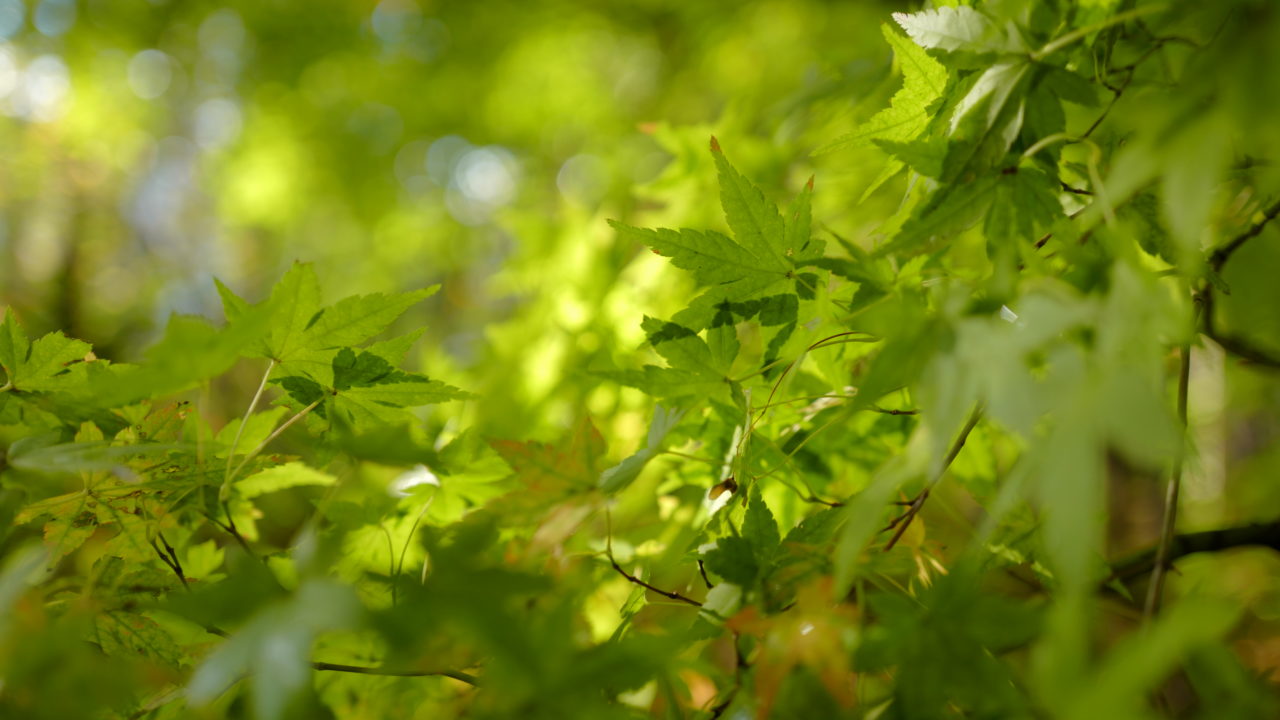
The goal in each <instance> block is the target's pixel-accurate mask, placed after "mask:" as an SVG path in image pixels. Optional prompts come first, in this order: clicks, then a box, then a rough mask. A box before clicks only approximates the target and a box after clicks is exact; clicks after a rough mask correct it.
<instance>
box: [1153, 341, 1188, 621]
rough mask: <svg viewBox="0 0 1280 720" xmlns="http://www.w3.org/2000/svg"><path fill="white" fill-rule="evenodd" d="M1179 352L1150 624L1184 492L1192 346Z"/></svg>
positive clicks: (1157, 605) (1166, 571)
mask: <svg viewBox="0 0 1280 720" xmlns="http://www.w3.org/2000/svg"><path fill="white" fill-rule="evenodd" d="M1179 352H1180V355H1181V362H1180V363H1179V366H1178V423H1179V425H1180V427H1181V430H1182V432H1181V433H1180V435H1179V439H1178V454H1177V455H1176V456H1174V459H1173V471H1172V472H1171V473H1170V474H1169V484H1168V486H1167V488H1166V490H1165V499H1164V521H1163V523H1162V527H1161V532H1160V544H1159V545H1158V546H1157V547H1156V562H1155V568H1154V569H1153V570H1152V572H1151V584H1150V585H1149V586H1148V587H1147V602H1146V604H1145V605H1144V606H1143V608H1142V618H1143V620H1145V621H1150V620H1151V618H1152V617H1153V616H1154V615H1155V614H1156V613H1157V612H1159V611H1160V600H1161V598H1162V597H1163V595H1164V580H1165V576H1166V575H1167V574H1168V565H1169V548H1170V547H1171V546H1172V544H1173V538H1174V534H1175V533H1174V530H1175V528H1176V526H1177V523H1178V497H1179V495H1180V493H1181V489H1182V465H1183V459H1184V457H1185V456H1186V442H1187V439H1186V438H1187V385H1188V384H1189V381H1190V377H1191V346H1190V345H1186V344H1184V345H1183V346H1182V347H1181V348H1180V351H1179Z"/></svg>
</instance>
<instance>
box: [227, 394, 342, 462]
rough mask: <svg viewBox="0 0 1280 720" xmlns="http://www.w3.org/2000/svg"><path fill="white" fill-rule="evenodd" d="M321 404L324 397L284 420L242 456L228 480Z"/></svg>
mask: <svg viewBox="0 0 1280 720" xmlns="http://www.w3.org/2000/svg"><path fill="white" fill-rule="evenodd" d="M322 402H324V396H321V397H319V398H317V399H316V401H315V402H313V403H311V404H310V405H308V406H306V407H304V408H302V409H301V410H299V411H298V414H297V415H294V416H293V417H291V418H289V419H288V420H285V421H284V423H283V424H281V425H280V427H278V428H276V429H275V430H274V431H273V432H272V433H271V434H270V435H268V436H267V439H266V440H263V441H262V442H260V443H258V446H257V447H255V448H254V449H253V450H250V451H249V454H248V455H245V456H244V460H241V461H240V464H239V465H237V466H236V469H235V470H233V471H231V475H230V478H235V476H237V475H239V474H240V471H241V470H243V469H244V466H245V465H248V464H249V461H250V460H252V459H254V458H255V457H257V456H258V453H260V452H262V450H263V448H265V447H266V446H267V445H270V444H271V441H272V440H275V439H276V438H278V437H280V434H281V433H283V432H284V431H285V430H288V429H289V426H291V425H293V424H294V423H296V422H298V421H299V420H301V419H302V418H304V417H306V416H307V415H308V414H309V413H310V412H311V411H312V410H315V409H316V407H317V406H318V405H319V404H320V403H322Z"/></svg>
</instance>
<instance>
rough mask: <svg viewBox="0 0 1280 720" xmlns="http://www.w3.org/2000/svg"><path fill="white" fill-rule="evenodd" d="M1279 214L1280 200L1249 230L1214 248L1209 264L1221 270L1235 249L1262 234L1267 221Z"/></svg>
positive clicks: (1216, 269) (1217, 270)
mask: <svg viewBox="0 0 1280 720" xmlns="http://www.w3.org/2000/svg"><path fill="white" fill-rule="evenodd" d="M1277 216H1280V202H1278V203H1276V204H1275V205H1272V206H1271V207H1269V208H1267V210H1266V212H1265V213H1263V217H1262V219H1261V220H1259V221H1258V222H1256V223H1254V225H1253V226H1252V227H1250V228H1249V229H1248V230H1246V231H1245V232H1242V233H1240V234H1239V235H1237V236H1235V237H1233V238H1231V240H1230V241H1228V242H1226V243H1225V244H1223V245H1222V246H1221V247H1219V248H1218V249H1216V250H1214V251H1213V253H1212V254H1210V255H1209V266H1210V267H1212V268H1213V270H1214V272H1219V271H1221V270H1222V266H1223V265H1226V264H1227V261H1228V260H1230V259H1231V255H1232V254H1233V253H1235V251H1237V250H1239V249H1240V247H1241V246H1243V245H1244V244H1245V243H1247V242H1249V241H1250V240H1252V239H1254V238H1256V237H1258V236H1259V235H1261V234H1262V231H1263V230H1264V229H1265V228H1266V227H1267V223H1269V222H1271V221H1272V220H1274V219H1276V217H1277Z"/></svg>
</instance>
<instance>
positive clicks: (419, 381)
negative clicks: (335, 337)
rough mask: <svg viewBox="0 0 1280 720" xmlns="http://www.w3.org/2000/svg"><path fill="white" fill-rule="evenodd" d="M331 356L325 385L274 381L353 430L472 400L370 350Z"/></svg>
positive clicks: (307, 379)
mask: <svg viewBox="0 0 1280 720" xmlns="http://www.w3.org/2000/svg"><path fill="white" fill-rule="evenodd" d="M332 355H333V359H332V360H331V362H330V370H329V373H328V374H327V377H328V378H329V380H328V382H327V383H325V384H322V383H321V382H318V381H317V380H316V379H314V378H313V377H311V376H308V375H290V376H288V377H284V378H280V379H278V380H276V381H275V382H277V383H278V384H279V385H280V386H281V387H282V388H284V390H285V391H286V392H288V394H289V397H290V398H292V400H293V401H294V402H296V403H298V404H300V405H303V406H307V405H311V404H312V403H315V402H317V401H324V402H321V404H320V405H319V406H318V407H317V408H316V412H317V414H318V415H319V416H320V417H327V416H328V413H329V412H330V410H333V411H336V412H338V413H340V414H341V415H342V416H343V417H344V418H345V419H347V420H348V421H349V424H350V425H351V426H352V428H353V429H355V430H357V431H365V430H369V429H376V428H378V427H379V426H382V425H385V424H387V423H392V424H401V423H404V422H407V421H410V420H412V417H413V416H412V415H410V414H409V413H407V412H406V411H405V408H411V407H420V406H422V405H432V404H436V403H442V402H446V401H449V400H461V399H465V398H469V397H471V394H470V393H467V392H464V391H462V390H459V389H458V388H456V387H453V386H452V385H448V384H446V383H443V382H440V381H439V380H432V379H430V378H428V377H426V376H425V375H418V374H416V373H409V372H405V371H403V370H399V369H397V368H396V367H395V366H393V365H392V364H391V363H390V362H388V361H387V359H386V358H385V357H383V356H381V355H379V354H377V353H375V352H373V351H371V350H361V351H359V352H357V351H356V350H353V349H352V348H342V349H341V350H338V351H336V352H334V353H332Z"/></svg>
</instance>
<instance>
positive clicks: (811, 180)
mask: <svg viewBox="0 0 1280 720" xmlns="http://www.w3.org/2000/svg"><path fill="white" fill-rule="evenodd" d="M804 189H805V190H810V191H812V190H813V176H812V175H810V176H809V182H807V183H805V184H804Z"/></svg>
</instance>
